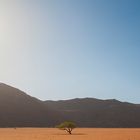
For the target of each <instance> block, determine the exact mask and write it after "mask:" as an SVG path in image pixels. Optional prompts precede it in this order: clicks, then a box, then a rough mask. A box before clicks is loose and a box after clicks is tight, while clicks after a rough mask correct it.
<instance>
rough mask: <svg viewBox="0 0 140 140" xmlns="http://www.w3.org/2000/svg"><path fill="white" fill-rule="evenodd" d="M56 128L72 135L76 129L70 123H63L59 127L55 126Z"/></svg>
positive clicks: (72, 123)
mask: <svg viewBox="0 0 140 140" xmlns="http://www.w3.org/2000/svg"><path fill="white" fill-rule="evenodd" d="M56 128H59V129H60V130H65V131H66V132H68V133H69V134H72V130H73V129H74V128H76V124H75V123H74V122H71V121H65V122H63V123H61V124H59V125H57V126H56Z"/></svg>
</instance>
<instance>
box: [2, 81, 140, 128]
mask: <svg viewBox="0 0 140 140" xmlns="http://www.w3.org/2000/svg"><path fill="white" fill-rule="evenodd" d="M139 118H140V105H137V104H132V103H127V102H120V101H118V100H115V99H112V100H99V99H95V98H83V99H78V98H77V99H71V100H61V101H41V100H38V99H37V98H34V97H31V96H29V95H27V94H26V93H24V92H22V91H20V90H19V89H16V88H14V87H11V86H8V85H6V84H3V83H1V84H0V127H54V126H55V125H56V124H58V123H60V122H62V121H65V120H71V121H74V122H76V124H77V126H78V127H140V119H139Z"/></svg>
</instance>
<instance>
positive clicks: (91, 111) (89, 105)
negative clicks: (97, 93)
mask: <svg viewBox="0 0 140 140" xmlns="http://www.w3.org/2000/svg"><path fill="white" fill-rule="evenodd" d="M45 104H46V106H48V107H51V108H53V109H55V110H59V111H60V112H61V113H62V114H63V115H64V116H65V118H67V120H72V121H74V122H76V123H77V124H78V126H80V127H140V105H136V104H131V103H126V102H120V101H118V100H115V99H112V100H99V99H94V98H83V99H72V100H64V101H63V100H60V101H46V102H45Z"/></svg>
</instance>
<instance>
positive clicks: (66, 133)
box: [54, 133, 87, 136]
mask: <svg viewBox="0 0 140 140" xmlns="http://www.w3.org/2000/svg"><path fill="white" fill-rule="evenodd" d="M54 135H67V136H73V135H79V136H80V135H87V134H85V133H72V134H67V133H66V134H60V133H59V134H58V133H57V134H54Z"/></svg>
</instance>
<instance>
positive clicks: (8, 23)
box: [0, 0, 140, 103]
mask: <svg viewBox="0 0 140 140" xmlns="http://www.w3.org/2000/svg"><path fill="white" fill-rule="evenodd" d="M139 6H140V1H139V0H0V81H1V82H4V83H7V84H10V85H12V86H15V87H17V88H19V89H21V90H23V91H25V92H27V93H28V94H29V95H31V96H35V97H37V98H40V99H42V100H46V99H53V100H57V99H69V98H76V97H95V98H101V99H107V98H116V99H119V100H122V101H130V102H135V103H140V8H139Z"/></svg>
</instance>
